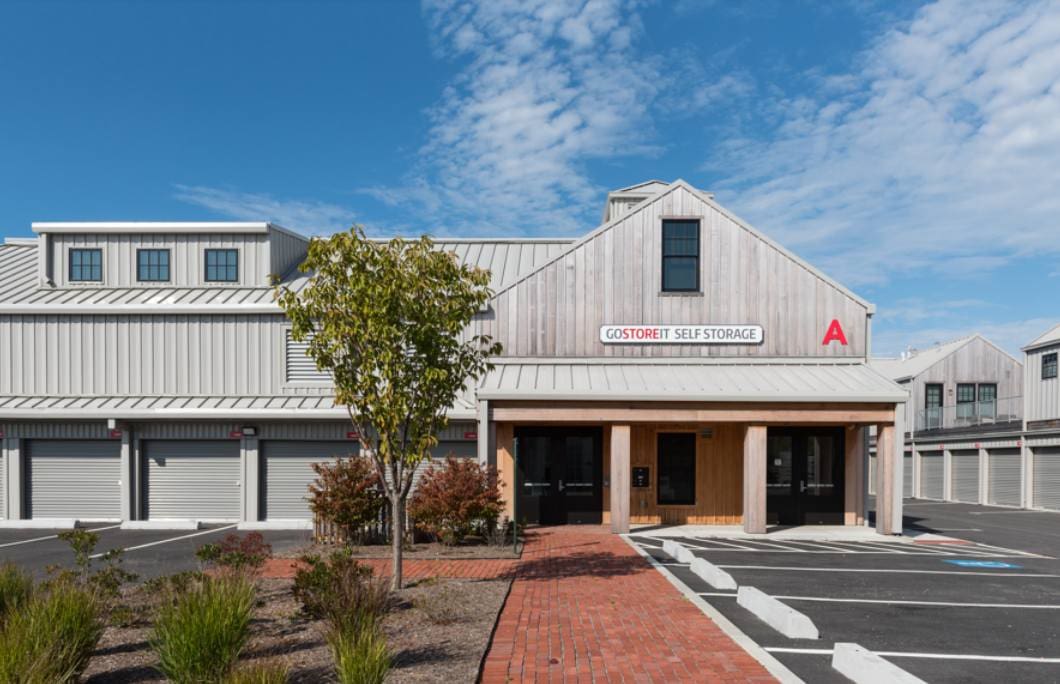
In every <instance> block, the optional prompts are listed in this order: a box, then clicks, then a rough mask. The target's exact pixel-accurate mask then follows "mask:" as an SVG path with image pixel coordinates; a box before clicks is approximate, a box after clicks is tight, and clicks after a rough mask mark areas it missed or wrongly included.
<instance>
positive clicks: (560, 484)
mask: <svg viewBox="0 0 1060 684" xmlns="http://www.w3.org/2000/svg"><path fill="white" fill-rule="evenodd" d="M559 491H561V492H562V491H563V480H560V481H559Z"/></svg>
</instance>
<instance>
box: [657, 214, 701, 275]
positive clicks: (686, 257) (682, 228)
mask: <svg viewBox="0 0 1060 684" xmlns="http://www.w3.org/2000/svg"><path fill="white" fill-rule="evenodd" d="M662 290H663V292H698V291H699V221H696V220H687V219H686V220H664V221H663V222H662Z"/></svg>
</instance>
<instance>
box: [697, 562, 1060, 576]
mask: <svg viewBox="0 0 1060 684" xmlns="http://www.w3.org/2000/svg"><path fill="white" fill-rule="evenodd" d="M718 567H719V568H728V569H730V570H782V571H784V572H793V571H794V572H882V573H895V574H910V575H983V576H987V577H1037V578H1042V577H1060V575H1047V574H1038V573H1030V572H979V571H971V570H969V571H961V570H901V569H897V568H802V567H799V566H797V565H783V566H782V565H719V566H718Z"/></svg>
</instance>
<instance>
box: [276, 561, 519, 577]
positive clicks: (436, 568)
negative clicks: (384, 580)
mask: <svg viewBox="0 0 1060 684" xmlns="http://www.w3.org/2000/svg"><path fill="white" fill-rule="evenodd" d="M357 562H358V563H361V564H362V565H367V566H369V567H371V568H372V569H373V570H375V572H376V573H378V574H380V575H389V574H390V559H389V558H363V559H362V558H358V559H357ZM517 563H518V561H517V560H515V559H503V558H501V559H479V558H474V559H468V558H463V559H456V560H443V559H438V560H433V559H418V558H417V559H409V560H406V561H405V563H404V571H405V579H408V580H415V579H424V578H426V577H444V578H447V579H497V578H500V577H510V576H511V575H512V574H514V572H515V568H516V564H517ZM299 565H300V562H299V561H297V560H295V559H292V558H270V559H269V560H267V561H266V562H265V567H264V568H263V569H262V576H263V577H266V578H270V579H281V578H283V579H286V578H290V577H294V573H295V571H296V570H297V569H298V567H299Z"/></svg>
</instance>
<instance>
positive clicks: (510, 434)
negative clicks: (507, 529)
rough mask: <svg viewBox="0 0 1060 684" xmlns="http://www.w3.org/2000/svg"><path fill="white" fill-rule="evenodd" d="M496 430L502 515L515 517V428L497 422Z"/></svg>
mask: <svg viewBox="0 0 1060 684" xmlns="http://www.w3.org/2000/svg"><path fill="white" fill-rule="evenodd" d="M494 429H495V431H496V448H497V477H498V478H499V479H500V481H501V497H502V498H503V499H504V515H507V516H508V517H509V518H513V519H514V518H515V496H516V490H515V477H516V473H515V461H514V460H513V456H512V455H513V453H514V452H515V430H514V426H513V425H512V424H511V423H498V424H496V427H495V428H494Z"/></svg>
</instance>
